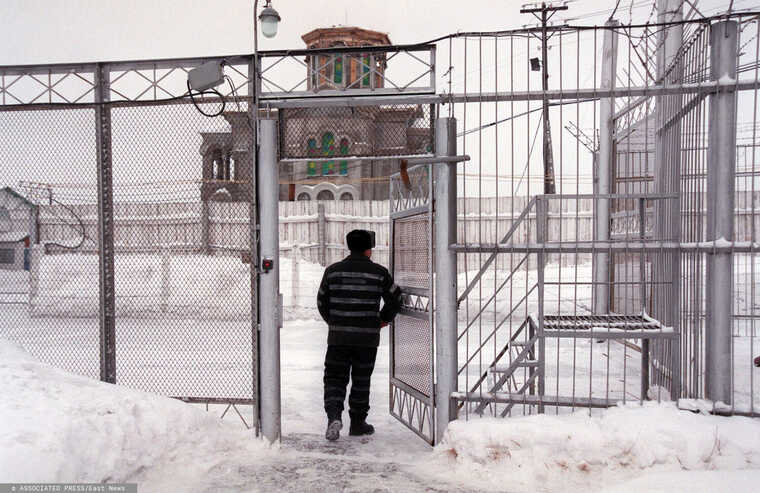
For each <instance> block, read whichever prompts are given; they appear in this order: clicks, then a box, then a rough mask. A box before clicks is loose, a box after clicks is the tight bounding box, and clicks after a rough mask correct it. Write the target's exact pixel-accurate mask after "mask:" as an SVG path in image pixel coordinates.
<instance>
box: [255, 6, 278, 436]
mask: <svg viewBox="0 0 760 493" xmlns="http://www.w3.org/2000/svg"><path fill="white" fill-rule="evenodd" d="M258 3H259V2H258V0H255V1H254V7H253V9H254V10H253V13H254V16H255V15H256V13H257V12H258ZM258 18H259V20H260V21H261V31H262V33H263V34H264V36H266V37H267V38H272V37H274V36H275V35H276V34H277V24H278V23H279V21H280V15H279V14H278V13H277V11H276V10H274V9H273V8H272V5H271V1H270V0H267V3H266V6H265V7H264V9H263V10H262V11H261V15H259V16H258ZM258 48H259V46H258V26H257V22H256V19H255V18H254V23H253V61H252V65H253V67H252V68H253V70H252V71H251V74H250V77H251V78H252V80H251V87H252V92H253V108H252V109H253V118H252V120H253V122H252V127H253V128H252V130H253V136H252V137H253V139H252V144H251V147H252V149H253V152H252V159H251V161H252V163H251V164H252V167H251V182H252V183H253V184H254V185H252V190H251V192H252V193H255V194H256V196H255V197H256V204H257V206H256V209H257V211H256V210H254V208H253V207H252V208H251V209H252V210H251V214H252V215H253V214H255V213H256V212H258V223H259V235H258V238H256V233H255V231H254V229H253V228H252V229H251V245H252V246H253V245H254V244H255V243H254V242H256V241H257V240H258V247H259V248H258V249H257V250H258V254H259V255H258V257H260V259H259V258H255V259H254V260H253V262H252V263H251V276H252V277H253V276H256V279H257V282H256V283H252V285H253V286H255V287H256V288H257V292H256V293H252V296H251V302H252V303H254V302H255V301H254V299H255V298H256V297H257V298H258V306H257V307H255V308H254V309H258V315H259V317H258V321H259V329H258V336H259V337H258V342H259V344H258V349H259V351H258V356H259V358H258V359H259V386H258V394H259V417H260V427H261V432H262V434H263V435H264V438H266V439H267V440H268V441H269V442H276V441H279V440H280V435H281V415H282V413H281V405H280V403H281V396H280V326H281V320H282V315H281V311H282V307H281V297H280V266H279V231H278V230H279V224H278V222H279V217H278V216H279V210H278V209H279V203H278V196H277V191H278V189H279V188H278V183H279V167H278V161H277V149H276V145H277V137H276V135H277V132H276V126H275V122H274V121H273V120H265V121H262V122H259V79H260V75H261V71H260V69H259V57H258V51H259V50H258ZM254 262H257V263H258V262H261V265H260V266H256V267H254V265H255V264H254ZM254 271H257V272H256V273H254Z"/></svg>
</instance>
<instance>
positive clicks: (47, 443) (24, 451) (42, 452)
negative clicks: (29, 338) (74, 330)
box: [0, 339, 268, 482]
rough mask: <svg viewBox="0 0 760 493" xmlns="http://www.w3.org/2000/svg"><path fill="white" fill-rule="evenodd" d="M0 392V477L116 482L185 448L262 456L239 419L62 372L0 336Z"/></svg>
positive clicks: (259, 445)
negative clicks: (222, 417) (232, 450)
mask: <svg viewBox="0 0 760 493" xmlns="http://www.w3.org/2000/svg"><path fill="white" fill-rule="evenodd" d="M0 395H2V396H3V398H2V399H0V423H2V426H0V481H3V482H57V481H62V482H77V481H79V482H101V481H116V482H118V481H125V480H127V479H129V478H130V477H131V476H133V475H134V474H136V473H138V472H139V471H141V470H143V469H145V468H149V467H151V466H154V465H155V464H156V463H158V462H161V461H164V460H173V459H174V458H176V456H177V455H178V454H180V455H181V454H182V453H189V451H203V452H204V453H205V454H207V455H208V456H213V455H214V454H215V451H220V450H226V449H229V448H231V447H236V448H237V449H239V450H245V451H246V453H247V454H250V457H251V458H252V459H255V458H256V457H257V456H258V457H262V456H266V455H267V453H268V448H267V447H266V446H265V445H264V444H263V443H262V442H261V441H258V440H255V439H253V438H252V436H251V432H249V431H246V430H245V429H244V428H243V427H242V425H241V424H240V423H239V422H237V423H233V422H230V423H226V424H225V423H224V422H222V421H220V420H219V419H218V418H217V417H215V416H214V415H212V414H209V413H207V412H205V411H204V410H202V409H201V408H197V407H193V406H191V405H188V404H185V403H183V402H180V401H177V400H174V399H169V398H165V397H160V396H156V395H152V394H147V393H144V392H139V391H136V390H131V389H127V388H124V387H119V386H115V385H109V384H105V383H101V382H98V381H95V380H91V379H88V378H85V377H80V376H76V375H73V374H70V373H67V372H65V371H63V370H59V369H57V368H54V367H52V366H48V365H45V364H43V363H40V362H38V361H36V360H34V359H33V358H32V357H31V356H29V355H28V354H27V353H25V352H24V351H23V350H22V349H21V348H19V347H18V346H15V345H13V344H11V343H9V342H8V341H6V340H4V339H0ZM195 467H196V468H197V467H198V465H196V466H195Z"/></svg>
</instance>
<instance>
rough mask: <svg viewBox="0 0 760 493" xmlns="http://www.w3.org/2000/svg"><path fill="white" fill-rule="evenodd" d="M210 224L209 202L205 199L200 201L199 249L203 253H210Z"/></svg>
mask: <svg viewBox="0 0 760 493" xmlns="http://www.w3.org/2000/svg"><path fill="white" fill-rule="evenodd" d="M210 237H211V232H210V224H209V203H208V201H207V200H204V201H203V202H201V251H202V252H203V254H204V255H209V254H210V253H211V248H210V246H209V244H210V242H211V241H210Z"/></svg>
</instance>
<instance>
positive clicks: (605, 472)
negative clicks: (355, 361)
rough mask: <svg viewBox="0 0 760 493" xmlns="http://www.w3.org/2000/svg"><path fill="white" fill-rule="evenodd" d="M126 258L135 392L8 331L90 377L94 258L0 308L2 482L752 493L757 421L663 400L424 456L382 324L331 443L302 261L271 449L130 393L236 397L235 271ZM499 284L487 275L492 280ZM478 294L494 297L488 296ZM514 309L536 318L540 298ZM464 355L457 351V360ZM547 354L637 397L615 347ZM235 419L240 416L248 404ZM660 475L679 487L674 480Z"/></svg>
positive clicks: (185, 410)
mask: <svg viewBox="0 0 760 493" xmlns="http://www.w3.org/2000/svg"><path fill="white" fill-rule="evenodd" d="M124 258H130V261H129V262H128V263H124V262H122V263H121V265H120V263H119V262H117V265H116V269H117V279H119V276H118V273H119V269H126V270H122V276H121V279H122V282H123V283H124V284H122V285H121V286H117V293H119V295H118V296H117V298H118V297H123V300H122V301H117V313H118V315H119V317H118V323H117V342H118V350H117V355H118V357H117V378H118V381H119V382H120V384H121V385H124V386H125V387H132V388H134V389H135V390H133V389H129V388H125V387H121V386H120V387H113V386H110V385H106V384H101V383H99V382H97V381H95V380H91V379H87V378H84V377H81V376H75V375H72V374H69V373H66V372H63V371H61V370H59V369H56V368H53V367H50V366H47V365H45V364H42V363H40V362H38V361H36V360H34V359H33V358H31V357H30V356H28V355H26V354H24V352H22V351H21V350H19V349H18V348H17V347H15V346H13V345H10V344H8V343H7V341H5V340H3V338H10V339H12V340H13V341H17V342H18V341H20V342H22V343H23V344H24V346H25V349H27V350H28V351H30V352H31V353H32V354H34V355H35V356H38V357H42V358H43V360H44V361H46V362H49V363H52V364H55V365H61V364H64V363H65V364H66V365H67V367H68V368H70V369H71V370H72V371H74V372H77V373H80V374H82V375H87V376H90V377H97V374H98V357H97V348H98V321H97V318H94V317H92V314H93V312H92V307H93V306H97V264H96V263H92V261H91V260H92V259H91V258H86V257H83V258H74V259H72V258H70V259H68V261H63V260H62V259H63V256H60V258H49V259H46V261H50V262H52V263H50V264H48V265H47V269H48V270H47V272H48V273H49V274H48V277H47V279H41V281H40V291H39V296H40V298H39V299H38V300H37V301H38V304H37V306H36V307H33V310H32V313H31V314H34V315H37V316H31V314H30V311H29V310H28V308H27V306H25V305H23V304H13V305H6V304H3V305H0V395H3V396H10V397H9V398H4V399H2V400H0V423H2V424H0V482H2V481H22V480H30V481H39V480H48V481H53V480H66V481H75V480H81V481H84V480H87V481H103V480H109V481H122V480H124V481H133V482H138V483H140V485H141V491H201V492H205V491H299V492H300V491H372V492H384V491H389V492H391V491H393V492H396V491H404V492H417V491H420V492H422V491H441V492H442V491H452V492H454V491H468V492H469V491H514V492H519V491H554V490H557V489H564V490H566V491H568V492H572V491H595V490H605V488H606V491H623V492H627V491H641V490H642V489H643V490H654V489H656V488H660V490H661V491H673V490H674V489H675V490H679V489H680V490H683V491H689V492H690V493H693V492H695V491H715V490H716V489H717V490H722V489H725V488H723V486H726V488H728V487H729V486H730V490H732V491H734V492H741V491H755V490H756V489H757V488H753V487H752V486H756V485H757V484H760V472H758V471H757V470H758V469H760V459H759V454H760V429H759V428H758V427H759V426H760V421H752V420H749V419H745V418H737V417H734V418H719V417H713V416H705V415H697V414H691V413H687V412H684V411H678V410H676V409H675V408H674V407H673V406H672V405H671V404H663V405H661V406H653V405H646V406H644V407H643V408H642V407H640V406H638V405H637V404H634V405H633V406H631V407H626V408H624V409H612V410H609V411H599V412H598V413H597V412H595V413H594V415H593V416H591V417H589V416H588V413H587V412H583V411H581V412H579V413H576V414H572V415H569V414H562V415H559V416H555V415H552V414H551V413H549V414H547V415H542V416H526V417H513V418H510V419H508V420H501V421H500V420H493V419H472V420H470V421H469V422H464V421H461V422H457V423H455V424H454V425H452V427H451V429H450V432H449V434H448V435H447V437H446V440H445V441H444V442H443V443H442V444H440V445H439V446H438V447H436V449H434V450H432V451H431V449H430V448H429V447H428V446H427V445H426V444H424V443H423V442H422V441H421V440H420V439H419V438H418V437H417V436H416V435H415V434H414V433H412V432H411V431H409V430H407V429H406V428H405V427H404V426H403V425H402V424H400V423H398V422H397V421H396V420H395V418H393V417H391V416H390V415H389V413H388V388H389V385H388V378H389V368H388V363H389V355H388V340H387V335H388V334H387V332H383V338H382V342H381V346H380V349H379V352H378V359H377V366H376V369H375V373H374V377H373V382H372V401H371V406H372V411H371V416H370V418H371V419H370V422H372V423H373V424H374V425H375V426H376V428H377V434H376V435H375V436H373V437H371V438H361V439H354V438H349V437H344V438H342V439H341V441H339V442H338V443H335V444H331V443H327V442H325V440H324V438H323V432H324V426H325V417H324V412H323V410H322V400H321V394H322V368H323V358H324V352H325V348H326V327H325V325H324V324H323V323H322V322H321V321H318V320H315V319H314V311H313V303H314V299H313V293H314V292H315V291H316V287H317V284H318V282H319V278H320V277H321V269H320V268H319V266H315V265H311V264H306V263H304V265H300V266H298V267H299V269H300V270H299V272H298V275H299V279H298V282H297V283H295V284H297V287H298V289H297V290H296V291H295V292H296V293H301V294H298V295H297V298H298V301H297V302H298V304H299V306H300V308H299V309H296V310H289V311H288V314H289V317H287V319H289V321H288V322H286V324H285V327H284V328H283V330H282V405H283V425H282V426H283V441H282V444H281V445H280V446H275V447H269V446H267V445H266V444H264V443H262V442H261V441H259V440H257V439H254V438H253V437H252V436H251V433H250V432H249V431H246V430H245V429H244V427H243V425H242V423H241V422H240V420H239V419H238V417H237V415H236V414H235V413H234V412H233V411H228V413H227V414H226V415H225V418H224V420H223V421H222V422H221V423H220V421H219V420H218V419H217V417H218V416H219V415H220V414H221V413H222V412H223V410H224V408H223V407H218V406H212V407H211V409H210V411H209V413H206V411H205V410H203V408H202V406H191V405H187V404H183V403H181V402H178V401H173V400H170V399H166V398H163V397H158V396H156V395H152V394H146V393H143V392H140V391H139V390H151V391H155V392H159V393H169V394H173V395H190V394H192V393H193V392H197V393H199V394H204V395H209V394H211V393H213V392H219V391H224V392H225V393H226V394H228V395H234V396H239V397H240V396H242V397H244V396H246V393H247V392H249V390H250V383H249V382H250V378H249V375H250V373H249V371H248V369H249V368H250V325H249V322H248V321H247V320H246V318H245V317H242V316H241V314H244V313H245V311H246V309H247V306H248V302H249V299H248V297H247V284H246V280H247V276H248V270H247V269H248V267H247V266H246V265H245V264H240V263H239V261H238V260H237V259H230V258H212V259H207V261H205V260H204V262H205V263H198V262H199V261H198V260H197V258H188V257H170V258H169V259H168V263H164V262H165V259H163V258H162V257H161V256H130V257H124ZM56 262H57V264H56ZM167 267H168V269H167ZM293 267H294V266H293V265H292V264H289V263H288V261H287V259H285V260H284V261H283V262H282V265H281V277H282V282H283V286H284V287H283V292H284V293H285V294H286V297H287V294H288V291H289V289H288V286H291V287H292V286H293V284H294V283H293V279H292V277H293V272H294V270H293ZM126 272H130V275H126V274H125V273H126ZM167 272H168V276H167V275H166V273H167ZM567 272H569V271H568V269H567V267H563V271H562V274H561V275H562V277H563V278H564V277H565V276H567V275H572V276H574V273H573V274H567ZM578 272H579V276H584V275H590V269H589V266H587V265H581V266H579V267H578ZM50 273H53V274H54V275H52V276H51V275H50ZM24 275H25V274H22V275H21V277H23V276H24ZM470 275H471V274H470ZM489 275H490V274H489ZM14 276H15V277H14V278H13V283H12V284H11V283H10V282H9V283H7V284H5V286H9V288H8V289H12V290H17V288H18V287H19V286H20V287H21V288H23V285H24V282H26V278H23V279H21V280H19V279H17V278H18V277H19V276H18V275H16V274H14ZM519 276H524V277H519ZM556 276H560V273H559V268H558V267H556V266H552V265H550V266H549V267H548V268H547V279H553V278H555V277H556ZM534 279H535V271H531V272H528V273H527V275H526V274H524V273H520V274H519V275H518V278H517V279H516V281H515V282H514V286H516V287H519V286H528V285H529V284H530V283H532V282H534ZM9 280H10V279H9ZM495 280H498V279H493V278H492V277H488V275H487V276H486V282H487V283H488V285H489V286H492V283H493V282H494V281H495ZM289 283H290V284H289ZM463 283H464V281H463V280H462V281H460V285H463ZM167 286H168V288H169V289H168V290H167V289H166V287H167ZM188 286H192V289H188V288H187V287H188ZM220 287H221V288H223V289H221V291H220ZM552 289H555V288H552V287H551V286H549V287H548V288H547V305H548V306H551V307H552V309H554V310H555V311H563V310H570V311H572V310H575V309H576V307H581V308H578V311H579V313H580V311H581V309H582V307H583V306H585V305H586V304H587V303H588V300H589V299H590V293H589V292H588V290H587V289H586V288H583V287H581V288H578V291H576V292H574V293H572V294H569V295H568V293H564V292H559V291H556V292H553V291H552ZM6 291H7V290H6ZM291 292H294V291H291ZM483 293H484V294H485V295H486V296H488V295H489V293H488V290H487V289H484V290H483ZM512 295H513V299H515V300H516V299H519V298H520V297H521V296H522V293H521V292H519V291H518V290H516V289H515V290H514V291H513V294H512ZM560 295H561V296H560ZM46 297H47V298H46ZM567 299H573V301H572V302H567V301H566V300H567ZM508 300H509V298H507V297H502V298H500V300H499V303H498V304H497V307H496V310H495V311H494V309H493V307H491V308H490V311H489V313H490V315H489V316H492V317H493V318H494V319H497V318H499V317H503V316H504V313H505V310H508V308H509V306H510V304H509V301H508ZM563 300H565V301H563ZM0 301H13V302H17V301H18V300H17V299H15V298H13V299H11V298H8V297H6V298H3V299H2V300H0ZM93 303H95V304H94V305H93ZM162 304H163V305H164V307H163V309H162ZM285 304H286V306H287V305H288V304H289V303H288V300H287V298H286V301H285ZM473 306H475V305H473ZM72 307H73V308H72ZM36 309H39V310H41V311H37V312H35V311H34V310H36ZM471 310H472V307H471ZM520 311H521V315H525V314H530V313H533V312H534V311H536V305H535V301H533V300H531V301H530V302H529V303H528V306H526V307H522V308H521V310H520ZM42 314H44V315H45V316H39V315H42ZM460 315H462V313H461V312H460ZM466 315H467V314H466V313H465V314H464V317H463V320H464V318H465V317H466ZM470 316H472V312H470ZM299 318H301V319H300V320H299ZM485 320H486V324H484V329H487V328H488V325H489V324H488V318H487V317H486V318H485ZM516 321H517V319H516ZM518 323H519V322H518ZM473 333H474V332H473ZM169 342H170V343H171V345H167V343H169ZM500 342H503V341H500ZM735 342H736V345H735V350H736V351H737V352H735V357H742V358H744V357H748V356H749V355H750V353H751V349H752V345H751V338H748V337H744V338H740V337H739V338H735ZM757 346H758V344H755V350H756V349H757ZM460 349H461V348H460ZM494 349H495V348H494V347H492V346H488V347H486V349H485V352H484V357H483V361H480V360H479V359H476V360H474V361H473V362H472V371H469V372H465V373H464V376H463V381H462V382H461V384H462V386H463V387H464V385H465V384H466V383H472V382H473V377H474V376H475V375H479V374H480V370H481V368H482V367H483V365H486V366H487V365H488V364H490V360H489V359H488V357H487V356H486V355H489V354H490V355H493V352H494ZM738 351H743V352H741V353H740V352H738ZM745 352H746V354H744V353H745ZM467 354H468V353H467V350H466V349H464V351H463V352H462V353H460V361H464V358H465V357H466V356H467ZM547 355H548V361H549V363H550V364H549V365H548V367H547V392H552V393H554V392H556V393H559V394H565V395H567V394H569V393H570V392H572V389H573V388H576V389H578V390H577V392H576V395H584V394H585V395H588V393H589V392H592V395H593V396H594V397H605V394H606V393H607V392H609V395H610V397H619V396H627V397H629V398H630V399H631V400H633V401H637V400H638V397H639V396H638V385H639V383H638V376H639V369H638V359H637V358H638V354H637V353H636V352H635V351H633V350H631V349H629V348H627V347H626V346H623V345H621V344H617V343H614V344H609V345H608V344H606V343H604V344H595V343H593V342H589V341H572V340H565V341H562V342H560V343H559V344H557V343H554V342H552V341H549V342H548V343H547ZM737 355H738V356H737ZM624 362H625V363H624ZM608 365H610V366H609V367H608ZM557 368H559V371H557ZM608 368H609V369H608ZM592 370H593V372H592ZM753 372H756V373H753ZM757 372H760V369H756V368H755V369H752V370H751V372H749V373H747V374H746V375H741V376H740V377H741V378H743V379H744V380H735V384H736V385H737V388H740V387H741V388H747V389H748V388H750V386H749V385H752V384H754V385H755V398H756V399H758V398H760V387H758V385H759V384H760V373H757ZM589 374H593V375H594V379H593V380H590V379H589V378H588V375H589ZM606 375H609V378H607V377H606ZM467 379H469V381H467ZM750 379H752V380H750ZM745 380H746V381H745ZM749 382H753V383H749ZM747 383H749V385H745V384H747ZM240 412H241V413H242V414H243V416H246V417H248V416H250V414H251V410H250V408H249V409H246V408H245V407H244V406H241V407H240ZM551 412H553V409H552V410H551ZM563 412H565V411H564V410H563ZM470 417H471V418H472V416H470ZM35 464H40V466H34V465H35ZM716 471H719V472H716ZM673 485H678V487H677V488H673V487H669V486H673ZM708 485H714V486H715V485H721V487H719V488H712V489H710V488H708V487H707V486H708ZM700 488H701V489H700Z"/></svg>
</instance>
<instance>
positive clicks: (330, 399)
mask: <svg viewBox="0 0 760 493" xmlns="http://www.w3.org/2000/svg"><path fill="white" fill-rule="evenodd" d="M346 243H347V245H348V249H349V250H350V251H351V254H350V255H349V256H348V257H346V258H345V259H343V260H341V261H340V262H337V263H335V264H332V265H331V266H329V267H328V268H327V269H325V274H324V276H323V277H322V283H321V285H320V286H319V294H318V295H317V307H318V308H319V314H320V315H322V318H323V319H324V320H325V322H327V324H328V326H329V329H330V331H329V333H328V336H327V355H326V356H325V377H324V384H325V412H327V431H326V432H325V438H327V439H328V440H331V441H332V440H337V439H338V437H339V436H340V430H341V429H342V428H343V422H342V421H341V417H342V415H343V402H344V401H345V399H346V386H347V385H348V379H349V374H350V376H351V394H350V395H349V396H348V407H349V411H348V414H349V416H350V417H351V427H350V428H349V435H371V434H372V433H374V432H375V428H374V427H373V426H372V425H370V424H368V423H367V421H366V419H367V413H368V412H369V387H370V378H371V377H372V370H374V368H375V357H376V356H377V346H378V345H379V344H380V329H381V328H383V327H385V326H386V325H388V323H389V322H391V321H392V320H393V318H394V317H395V316H396V314H397V313H398V311H399V309H400V308H401V289H399V287H398V286H396V285H395V284H394V283H393V278H392V277H391V275H390V273H389V272H388V269H386V268H385V267H383V266H381V265H379V264H376V263H374V262H373V261H372V260H370V257H371V256H372V248H374V247H375V233H374V232H372V231H366V230H362V229H355V230H353V231H351V232H350V233H348V235H346ZM381 297H382V299H383V302H384V303H385V304H384V306H383V309H382V310H380V298H381Z"/></svg>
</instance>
